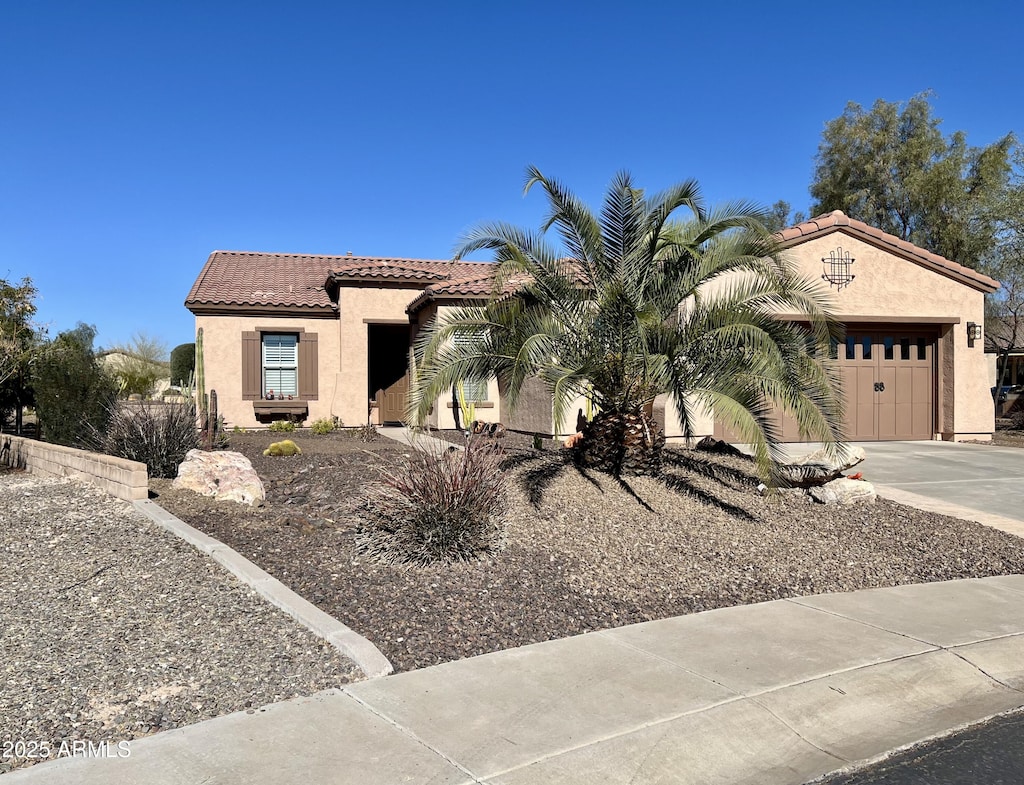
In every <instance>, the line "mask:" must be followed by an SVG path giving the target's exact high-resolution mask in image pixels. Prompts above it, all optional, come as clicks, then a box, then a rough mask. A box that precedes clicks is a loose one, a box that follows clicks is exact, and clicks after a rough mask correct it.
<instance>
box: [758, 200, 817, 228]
mask: <svg viewBox="0 0 1024 785" xmlns="http://www.w3.org/2000/svg"><path fill="white" fill-rule="evenodd" d="M806 220H807V216H805V215H804V214H803V213H801V212H799V211H797V212H793V208H792V206H791V205H790V204H789V202H787V201H784V200H782V199H779V201H777V202H776V203H775V204H773V205H772V206H771V207H769V208H768V210H767V211H766V212H765V215H764V225H765V228H766V229H767V230H768V231H769V232H779V231H782V230H783V229H785V228H786V227H787V226H793V224H798V223H801V222H802V221H806Z"/></svg>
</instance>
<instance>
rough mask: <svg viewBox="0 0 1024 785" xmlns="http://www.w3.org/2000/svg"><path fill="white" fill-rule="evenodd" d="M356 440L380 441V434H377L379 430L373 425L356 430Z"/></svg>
mask: <svg viewBox="0 0 1024 785" xmlns="http://www.w3.org/2000/svg"><path fill="white" fill-rule="evenodd" d="M356 438H357V439H359V441H361V442H372V441H376V440H377V439H379V438H380V434H378V433H377V428H376V427H375V426H374V425H373V424H372V423H366V425H360V426H359V427H358V428H356Z"/></svg>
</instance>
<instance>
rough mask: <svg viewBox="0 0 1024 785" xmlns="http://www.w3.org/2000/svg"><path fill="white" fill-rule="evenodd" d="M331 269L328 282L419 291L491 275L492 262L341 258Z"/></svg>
mask: <svg viewBox="0 0 1024 785" xmlns="http://www.w3.org/2000/svg"><path fill="white" fill-rule="evenodd" d="M335 258H338V260H339V261H338V263H336V264H333V265H332V266H331V270H330V272H331V278H332V279H333V280H335V281H338V282H339V283H340V282H346V283H349V282H351V283H364V282H366V283H375V282H393V283H398V284H402V283H407V284H412V285H414V286H417V287H418V288H419V287H422V286H424V285H426V284H428V283H430V282H432V281H438V282H441V281H451V280H460V279H462V278H466V277H472V276H479V275H490V274H491V271H492V270H493V269H494V263H493V262H462V261H459V262H452V261H445V260H436V259H392V258H382V257H365V256H364V257H358V256H343V257H335Z"/></svg>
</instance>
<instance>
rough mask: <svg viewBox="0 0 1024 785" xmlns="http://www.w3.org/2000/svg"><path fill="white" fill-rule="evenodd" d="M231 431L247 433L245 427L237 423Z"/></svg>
mask: <svg viewBox="0 0 1024 785" xmlns="http://www.w3.org/2000/svg"><path fill="white" fill-rule="evenodd" d="M231 432H232V433H245V428H243V427H242V426H241V425H236V426H235V427H234V428H232V429H231Z"/></svg>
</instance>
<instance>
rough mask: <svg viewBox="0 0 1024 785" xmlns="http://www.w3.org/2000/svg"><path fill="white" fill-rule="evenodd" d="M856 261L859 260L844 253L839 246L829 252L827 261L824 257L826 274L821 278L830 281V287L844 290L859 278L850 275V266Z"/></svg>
mask: <svg viewBox="0 0 1024 785" xmlns="http://www.w3.org/2000/svg"><path fill="white" fill-rule="evenodd" d="M855 261H857V260H856V259H851V258H850V252H849V251H844V250H843V249H842V246H837V247H836V249H835V250H834V251H829V252H828V258H827V259H826V258H824V257H822V260H821V263H822V264H823V265H825V272H824V274H823V275H822V276H821V277H822V278H824V279H825V280H826V281H828V283H829V286H834V287H836V289H842V288H843V287H844V286H848V285H849V283H850V281H852V280H853V279H854V278H856V277H857V276H856V275H853V274H851V273H850V265H852V264H853V263H854V262H855Z"/></svg>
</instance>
